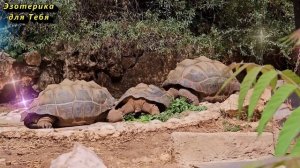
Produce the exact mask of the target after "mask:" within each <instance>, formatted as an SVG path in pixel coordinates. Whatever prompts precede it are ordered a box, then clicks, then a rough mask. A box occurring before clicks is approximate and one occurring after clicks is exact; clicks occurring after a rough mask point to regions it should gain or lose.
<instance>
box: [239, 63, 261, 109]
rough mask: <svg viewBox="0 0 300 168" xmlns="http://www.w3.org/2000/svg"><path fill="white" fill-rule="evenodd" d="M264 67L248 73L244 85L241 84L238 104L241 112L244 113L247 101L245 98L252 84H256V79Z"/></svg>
mask: <svg viewBox="0 0 300 168" xmlns="http://www.w3.org/2000/svg"><path fill="white" fill-rule="evenodd" d="M261 69H262V67H254V68H253V69H252V70H250V72H249V73H247V75H246V77H245V78H244V80H243V82H242V84H241V90H240V94H239V100H238V101H239V102H238V108H239V111H242V108H243V103H244V100H245V97H246V95H247V93H248V90H249V89H250V88H251V86H252V84H253V83H254V82H255V80H256V77H257V75H258V73H259V72H260V71H261Z"/></svg>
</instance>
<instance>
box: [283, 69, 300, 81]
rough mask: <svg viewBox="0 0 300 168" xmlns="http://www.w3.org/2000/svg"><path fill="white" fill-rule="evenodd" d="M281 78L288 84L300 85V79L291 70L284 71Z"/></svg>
mask: <svg viewBox="0 0 300 168" xmlns="http://www.w3.org/2000/svg"><path fill="white" fill-rule="evenodd" d="M281 73H282V74H281V77H282V78H283V79H284V80H285V81H286V82H288V83H291V82H293V83H296V84H300V77H299V76H298V75H297V74H295V73H294V72H293V71H291V70H289V69H288V70H284V71H282V72H281Z"/></svg>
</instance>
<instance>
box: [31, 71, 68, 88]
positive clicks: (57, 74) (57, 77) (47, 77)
mask: <svg viewBox="0 0 300 168" xmlns="http://www.w3.org/2000/svg"><path fill="white" fill-rule="evenodd" d="M62 80H63V74H62V72H61V71H60V70H59V68H56V67H54V66H49V67H46V68H45V69H44V70H43V71H42V73H41V75H40V77H39V79H38V82H37V87H36V86H35V87H34V88H35V89H36V90H38V91H42V90H44V89H45V88H46V87H47V86H48V85H50V84H55V83H60V82H61V81H62Z"/></svg>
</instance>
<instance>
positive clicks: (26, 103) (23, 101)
mask: <svg viewBox="0 0 300 168" xmlns="http://www.w3.org/2000/svg"><path fill="white" fill-rule="evenodd" d="M19 82H21V80H15V79H14V78H12V79H11V81H10V83H11V84H12V85H13V88H14V92H15V93H16V94H17V93H18V92H17V84H18V83H19ZM20 96H21V101H20V102H18V103H17V104H19V105H22V106H23V107H24V108H25V109H27V107H28V103H29V102H30V101H31V100H27V99H26V98H25V97H24V95H23V93H22V92H20Z"/></svg>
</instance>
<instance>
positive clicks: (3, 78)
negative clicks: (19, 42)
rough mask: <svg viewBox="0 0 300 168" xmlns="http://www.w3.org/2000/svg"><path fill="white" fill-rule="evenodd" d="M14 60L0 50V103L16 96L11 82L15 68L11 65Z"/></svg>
mask: <svg viewBox="0 0 300 168" xmlns="http://www.w3.org/2000/svg"><path fill="white" fill-rule="evenodd" d="M15 62H16V60H15V59H13V58H11V57H10V56H9V55H8V54H7V53H4V52H0V103H6V102H9V101H11V100H13V99H14V98H15V97H16V95H17V94H16V92H15V88H14V84H13V83H12V79H13V76H14V75H15V70H14V69H13V65H14V63H15Z"/></svg>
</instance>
